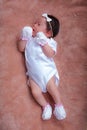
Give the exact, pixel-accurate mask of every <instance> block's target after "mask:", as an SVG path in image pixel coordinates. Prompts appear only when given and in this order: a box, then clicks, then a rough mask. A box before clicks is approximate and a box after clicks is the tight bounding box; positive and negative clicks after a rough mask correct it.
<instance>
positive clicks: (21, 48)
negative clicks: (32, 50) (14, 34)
mask: <svg viewBox="0 0 87 130" xmlns="http://www.w3.org/2000/svg"><path fill="white" fill-rule="evenodd" d="M26 43H27V41H26V40H21V39H20V40H19V41H18V49H19V51H20V52H24V50H25V47H26Z"/></svg>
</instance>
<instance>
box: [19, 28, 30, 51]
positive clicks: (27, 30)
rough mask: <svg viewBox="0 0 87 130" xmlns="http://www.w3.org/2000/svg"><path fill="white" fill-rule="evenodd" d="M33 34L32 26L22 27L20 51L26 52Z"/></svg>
mask: <svg viewBox="0 0 87 130" xmlns="http://www.w3.org/2000/svg"><path fill="white" fill-rule="evenodd" d="M31 36H32V28H31V27H30V26H25V27H24V28H23V29H22V32H21V36H20V39H19V42H18V49H19V51H21V52H24V50H25V47H26V43H27V41H28V40H29V38H30V37H31Z"/></svg>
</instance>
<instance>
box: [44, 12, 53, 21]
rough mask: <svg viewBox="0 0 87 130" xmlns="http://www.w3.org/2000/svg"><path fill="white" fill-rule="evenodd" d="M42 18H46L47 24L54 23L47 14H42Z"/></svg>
mask: <svg viewBox="0 0 87 130" xmlns="http://www.w3.org/2000/svg"><path fill="white" fill-rule="evenodd" d="M42 16H43V17H45V18H46V20H47V22H50V21H52V19H51V18H49V17H48V15H47V14H46V13H44V14H42Z"/></svg>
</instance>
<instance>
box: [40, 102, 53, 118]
mask: <svg viewBox="0 0 87 130" xmlns="http://www.w3.org/2000/svg"><path fill="white" fill-rule="evenodd" d="M51 115H52V107H51V106H50V105H49V104H47V105H46V106H45V107H44V109H43V113H42V119H43V120H49V119H50V118H51Z"/></svg>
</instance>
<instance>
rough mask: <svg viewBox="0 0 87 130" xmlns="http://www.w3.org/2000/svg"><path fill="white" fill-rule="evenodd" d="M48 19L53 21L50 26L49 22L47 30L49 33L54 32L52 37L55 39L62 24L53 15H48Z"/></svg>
mask: <svg viewBox="0 0 87 130" xmlns="http://www.w3.org/2000/svg"><path fill="white" fill-rule="evenodd" d="M48 17H49V18H51V19H52V21H50V24H49V22H47V30H48V31H50V30H52V33H53V36H52V37H55V36H56V35H57V34H58V33H59V28H60V22H59V20H58V19H57V18H56V17H54V16H53V15H48ZM50 26H51V27H50Z"/></svg>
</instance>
